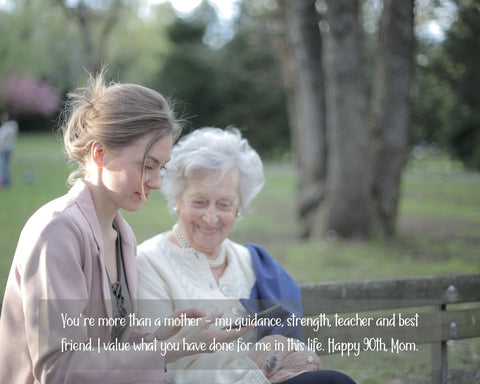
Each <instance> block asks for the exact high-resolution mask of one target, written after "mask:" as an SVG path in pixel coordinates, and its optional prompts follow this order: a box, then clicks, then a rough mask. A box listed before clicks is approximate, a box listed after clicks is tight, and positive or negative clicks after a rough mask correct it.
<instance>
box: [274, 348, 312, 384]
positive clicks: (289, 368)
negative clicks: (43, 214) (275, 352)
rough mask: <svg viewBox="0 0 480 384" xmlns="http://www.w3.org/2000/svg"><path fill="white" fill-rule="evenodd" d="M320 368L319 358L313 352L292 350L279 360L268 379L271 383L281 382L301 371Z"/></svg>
mask: <svg viewBox="0 0 480 384" xmlns="http://www.w3.org/2000/svg"><path fill="white" fill-rule="evenodd" d="M320 369H321V362H320V358H319V357H318V356H317V355H316V354H315V353H314V352H310V351H298V352H292V353H290V354H289V355H287V356H286V357H285V358H284V359H283V360H282V361H281V362H280V364H279V366H278V369H277V370H276V371H275V372H274V373H273V374H272V375H271V376H270V377H268V379H269V380H270V382H271V383H272V384H274V383H281V382H283V381H286V380H288V379H291V378H292V377H295V376H298V375H300V374H302V373H306V372H313V371H318V370H320Z"/></svg>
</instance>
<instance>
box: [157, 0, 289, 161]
mask: <svg viewBox="0 0 480 384" xmlns="http://www.w3.org/2000/svg"><path fill="white" fill-rule="evenodd" d="M252 7H253V6H251V5H250V4H249V2H248V1H247V2H245V3H244V4H243V8H242V11H241V13H240V15H239V17H238V19H237V20H236V23H235V28H236V31H235V34H234V36H233V38H232V40H231V41H229V42H226V43H225V44H224V45H222V46H218V45H216V44H215V45H213V46H212V45H211V44H208V42H209V41H210V40H209V39H210V38H209V37H208V36H210V37H211V35H209V34H211V33H212V30H211V29H212V28H214V25H215V23H218V16H217V14H216V12H215V10H214V9H213V8H212V7H211V5H209V3H208V2H206V1H204V2H203V3H202V4H201V5H200V6H199V7H198V8H197V9H196V10H195V11H194V13H193V14H192V15H190V16H189V17H188V19H182V18H179V19H177V20H176V21H175V22H174V23H172V25H171V26H170V27H169V29H168V36H169V39H170V42H171V45H170V46H171V51H170V54H169V55H168V56H167V57H166V58H165V63H164V65H163V66H162V67H161V71H160V73H159V76H158V82H157V84H156V87H157V88H158V89H160V90H161V91H162V92H163V93H165V94H166V95H169V96H171V97H172V98H173V99H174V100H175V102H176V104H177V105H176V109H177V111H179V112H180V115H181V116H182V117H183V118H185V119H186V120H187V121H188V122H189V124H190V129H196V128H199V127H202V126H217V127H222V128H224V127H226V126H229V125H234V126H237V127H238V128H240V129H242V130H243V131H244V136H245V137H247V138H248V139H249V141H250V142H251V144H252V145H253V146H254V147H255V148H256V149H257V150H259V151H260V152H261V153H262V155H263V156H270V155H274V154H275V153H284V152H285V151H287V150H288V145H289V137H288V123H287V118H286V112H285V98H284V90H283V84H282V82H279V81H278V79H279V78H281V72H280V66H279V62H278V59H277V58H276V56H275V54H274V47H273V36H272V32H271V31H270V30H269V29H268V25H267V16H266V15H265V14H262V13H261V12H255V11H254V10H253V8H252ZM233 27H234V26H232V28H233ZM214 41H215V42H217V41H218V40H215V39H214ZM187 132H188V129H187Z"/></svg>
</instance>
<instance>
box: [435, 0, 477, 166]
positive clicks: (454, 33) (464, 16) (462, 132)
mask: <svg viewBox="0 0 480 384" xmlns="http://www.w3.org/2000/svg"><path fill="white" fill-rule="evenodd" d="M457 5H458V6H459V12H458V17H457V20H456V21H455V22H454V24H453V25H452V28H451V29H450V31H449V32H448V33H447V36H446V39H445V41H444V42H443V44H442V53H443V54H442V55H440V56H438V57H437V59H436V60H434V61H433V63H432V69H433V71H434V73H435V75H436V77H437V79H438V80H439V81H440V82H441V83H443V84H446V85H447V86H448V87H449V88H450V89H451V90H452V91H453V94H454V96H455V100H454V102H452V103H451V104H450V105H449V107H448V119H447V121H446V126H444V131H445V133H446V134H445V136H444V140H443V144H444V145H445V146H447V147H448V148H450V150H451V151H452V152H453V154H454V155H456V156H457V157H458V158H460V159H461V160H462V161H463V162H464V164H465V165H466V166H467V167H470V168H473V169H477V170H480V94H479V92H478V86H479V84H480V71H479V68H480V39H479V36H480V0H471V1H457Z"/></svg>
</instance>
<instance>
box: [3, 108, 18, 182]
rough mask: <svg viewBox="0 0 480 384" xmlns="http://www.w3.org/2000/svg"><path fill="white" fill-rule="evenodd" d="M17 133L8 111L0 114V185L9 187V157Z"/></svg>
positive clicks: (16, 126) (14, 121) (16, 124)
mask: <svg viewBox="0 0 480 384" xmlns="http://www.w3.org/2000/svg"><path fill="white" fill-rule="evenodd" d="M17 135H18V123H17V121H16V120H15V119H13V117H12V116H11V115H10V113H9V112H3V113H2V115H1V126H0V167H1V172H2V173H1V175H0V187H3V188H5V187H9V186H10V184H11V182H12V179H11V175H10V159H11V157H12V153H13V148H14V147H15V141H16V139H17Z"/></svg>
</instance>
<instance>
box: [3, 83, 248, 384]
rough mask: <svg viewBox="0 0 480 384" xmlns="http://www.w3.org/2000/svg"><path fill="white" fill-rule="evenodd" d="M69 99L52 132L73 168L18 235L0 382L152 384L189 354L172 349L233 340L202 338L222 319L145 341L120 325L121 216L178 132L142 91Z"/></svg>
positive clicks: (123, 306)
mask: <svg viewBox="0 0 480 384" xmlns="http://www.w3.org/2000/svg"><path fill="white" fill-rule="evenodd" d="M70 96H71V100H70V103H69V104H68V107H67V109H66V115H65V117H66V118H65V124H64V125H63V126H62V130H63V136H64V144H65V149H66V152H67V154H68V156H69V158H70V159H71V160H73V161H74V162H76V163H77V164H78V169H77V170H76V171H75V172H74V173H73V174H72V175H71V177H70V182H71V183H72V184H73V187H72V188H71V189H70V191H69V192H68V193H67V194H66V195H64V196H62V197H60V198H58V199H56V200H53V201H51V202H49V203H47V204H46V205H44V206H43V207H41V208H40V209H39V210H38V211H37V212H35V213H34V214H33V216H32V217H31V218H30V219H29V220H28V222H27V223H26V225H25V227H24V229H23V230H22V233H21V235H20V239H19V242H18V246H17V250H16V252H15V256H14V259H13V263H12V267H11V271H10V275H9V278H8V282H7V287H6V290H5V296H4V300H3V309H2V314H1V316H0V340H1V341H2V342H1V343H0V382H2V383H22V384H25V383H37V382H41V383H60V382H62V383H63V382H68V383H70V382H73V383H86V382H89V381H90V382H100V381H101V382H102V383H120V382H122V383H127V382H128V383H133V382H141V383H147V382H155V383H161V382H163V381H162V380H163V375H164V370H165V363H166V362H169V361H175V360H176V359H178V358H179V357H180V356H183V355H186V354H191V353H193V352H192V351H189V352H188V351H183V350H182V349H181V348H180V347H179V345H181V342H180V341H181V340H185V341H187V342H189V343H200V342H209V341H211V340H213V338H215V339H216V340H218V341H222V340H223V341H231V339H233V338H236V337H239V336H241V332H233V333H232V332H231V333H228V332H226V331H221V330H214V329H210V328H208V325H209V324H210V323H211V322H212V321H214V320H215V319H216V317H217V316H219V315H220V314H218V313H212V314H210V315H209V316H205V313H204V312H202V311H199V310H194V309H187V310H185V311H182V312H177V313H174V314H173V315H172V316H173V317H178V318H181V317H182V316H183V317H184V318H186V317H194V318H196V320H198V321H197V325H198V326H195V327H183V328H182V327H181V325H179V326H176V327H165V328H161V329H159V330H158V331H156V332H155V333H154V334H148V335H147V334H142V333H139V332H136V331H134V330H133V329H132V328H131V327H130V325H131V315H132V314H134V313H135V311H136V290H137V280H136V259H135V258H136V242H135V237H134V234H133V232H132V230H131V228H130V227H129V225H128V224H127V223H126V222H125V220H124V219H123V218H122V216H121V214H120V212H119V210H120V209H124V210H127V211H136V210H138V209H139V208H140V206H141V204H142V203H143V202H146V201H147V199H148V195H149V194H150V192H151V191H152V190H156V189H159V188H160V170H161V169H162V168H163V167H164V166H165V164H166V163H167V162H168V161H169V159H170V151H171V147H172V143H173V142H174V140H175V139H176V138H177V137H178V136H179V134H180V130H181V129H180V126H179V125H178V123H177V122H176V120H175V119H174V116H173V113H172V111H171V109H170V107H169V105H168V104H167V102H166V101H165V99H164V98H163V97H162V96H161V95H160V94H158V93H157V92H155V91H153V90H151V89H148V88H145V87H143V86H139V85H134V84H113V85H110V86H106V85H105V83H104V77H103V75H102V74H100V75H98V76H97V77H96V78H91V79H90V83H89V86H88V87H87V88H86V89H83V90H80V91H78V92H76V93H74V94H72V95H70ZM202 316H203V317H202ZM133 346H143V347H142V348H137V349H140V350H135V351H134V350H133V349H134V348H133ZM147 346H149V348H147ZM147 349H149V350H147ZM167 350H168V351H167Z"/></svg>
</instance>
